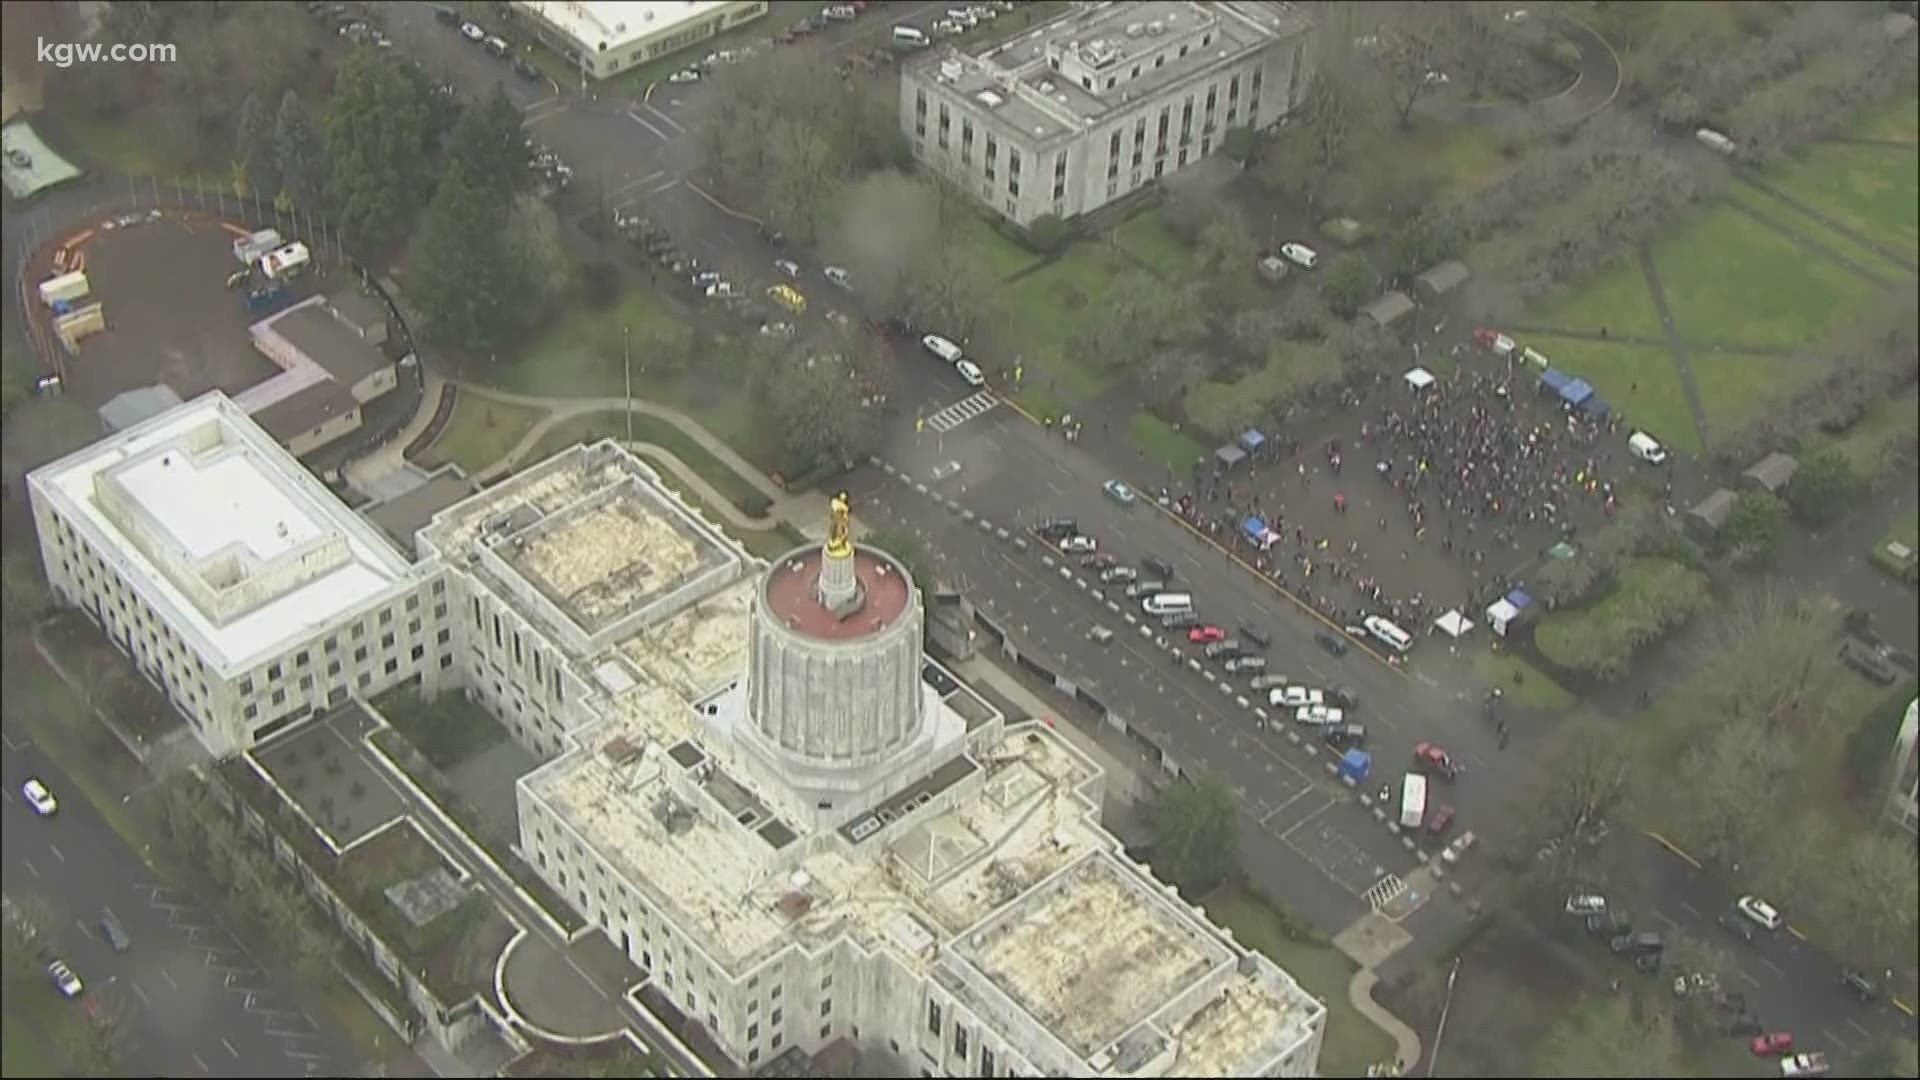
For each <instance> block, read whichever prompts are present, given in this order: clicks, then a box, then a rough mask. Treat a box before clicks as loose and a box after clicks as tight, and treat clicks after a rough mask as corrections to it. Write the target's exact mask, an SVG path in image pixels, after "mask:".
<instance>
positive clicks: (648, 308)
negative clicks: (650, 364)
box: [487, 288, 680, 397]
mask: <svg viewBox="0 0 1920 1080" xmlns="http://www.w3.org/2000/svg"><path fill="white" fill-rule="evenodd" d="M679 322H680V320H679V318H678V317H677V316H676V315H675V314H674V312H673V310H672V309H671V308H669V307H668V306H667V304H666V303H665V302H664V301H663V300H662V299H661V298H660V297H659V296H656V295H655V294H654V293H652V292H650V291H648V290H646V289H642V288H632V289H628V290H627V292H626V294H625V295H623V296H622V297H621V298H620V302H619V304H617V305H615V306H613V307H610V308H606V309H605V310H598V311H596V310H593V309H590V308H587V307H585V306H583V305H579V304H576V305H574V306H572V307H570V308H568V309H567V311H566V315H565V317H563V318H562V319H561V320H560V321H558V322H557V323H555V324H554V326H553V327H552V328H551V329H549V330H548V331H547V332H546V333H545V334H542V335H541V336H540V337H539V338H537V339H535V340H534V341H533V342H532V343H531V344H529V345H528V346H527V347H526V348H525V349H524V350H522V351H521V353H520V355H519V356H516V357H511V358H505V359H503V360H502V362H501V363H500V364H499V365H498V366H497V367H495V368H494V369H493V370H492V371H491V372H489V373H488V376H487V381H488V382H490V383H492V384H494V385H496V386H499V387H501V388H503V389H507V390H514V391H518V392H519V393H522V394H537V395H541V396H546V397H618V396H620V394H621V393H622V387H623V385H624V373H623V367H622V345H621V327H623V326H625V327H629V328H631V330H632V342H633V368H634V372H635V375H636V382H638V376H639V374H640V373H641V372H644V371H645V370H646V353H647V349H648V346H649V343H651V342H653V341H655V340H658V338H659V336H660V335H662V334H664V333H671V332H674V331H675V329H676V328H677V327H678V325H679ZM640 392H641V391H640V389H639V387H638V385H636V386H635V388H634V393H636V394H639V393H640Z"/></svg>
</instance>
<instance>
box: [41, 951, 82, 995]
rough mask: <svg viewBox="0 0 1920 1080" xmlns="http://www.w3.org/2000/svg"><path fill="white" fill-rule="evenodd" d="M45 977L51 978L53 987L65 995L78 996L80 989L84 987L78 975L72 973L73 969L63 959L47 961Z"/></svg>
mask: <svg viewBox="0 0 1920 1080" xmlns="http://www.w3.org/2000/svg"><path fill="white" fill-rule="evenodd" d="M47 978H49V979H52V980H53V985H54V988H55V989H57V990H59V991H60V993H61V994H62V995H63V996H65V997H70V998H75V997H79V996H80V991H81V990H83V989H85V987H84V986H82V985H81V983H80V976H78V975H75V974H74V973H73V969H72V968H70V967H68V966H67V962H66V961H65V960H54V961H52V962H51V963H49V964H48V965H47Z"/></svg>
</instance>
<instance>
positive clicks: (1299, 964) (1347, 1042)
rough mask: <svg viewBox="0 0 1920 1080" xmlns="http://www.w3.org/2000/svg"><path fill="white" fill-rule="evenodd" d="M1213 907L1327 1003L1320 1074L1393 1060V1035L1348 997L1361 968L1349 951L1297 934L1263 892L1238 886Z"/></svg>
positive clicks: (1219, 895)
mask: <svg viewBox="0 0 1920 1080" xmlns="http://www.w3.org/2000/svg"><path fill="white" fill-rule="evenodd" d="M1206 908H1207V913H1208V914H1209V915H1212V916H1213V918H1214V919H1215V920H1217V921H1218V922H1219V923H1220V925H1222V926H1225V927H1226V928H1227V929H1229V930H1232V931H1233V936H1234V937H1235V938H1237V939H1239V941H1240V942H1241V944H1243V945H1246V946H1247V947H1248V948H1250V949H1256V950H1258V951H1260V952H1262V953H1265V954H1266V957H1267V959H1269V960H1272V961H1273V962H1274V963H1276V964H1278V965H1280V966H1281V967H1282V968H1285V969H1286V971H1287V973H1288V974H1290V975H1292V976H1293V977H1294V978H1295V979H1297V980H1299V982H1300V985H1301V986H1303V987H1305V988H1306V990H1307V992H1308V993H1310V994H1312V995H1313V996H1315V997H1317V998H1319V999H1320V1000H1321V1001H1324V1002H1325V1003H1326V1005H1327V1034H1326V1041H1325V1043H1324V1044H1323V1045H1322V1046H1321V1049H1320V1075H1322V1076H1364V1075H1366V1071H1367V1066H1368V1065H1371V1064H1374V1063H1376V1062H1382V1061H1392V1060H1393V1057H1394V1050H1395V1047H1394V1042H1393V1039H1392V1038H1391V1037H1390V1036H1389V1035H1388V1034H1387V1033H1386V1032H1384V1031H1382V1030H1380V1029H1379V1028H1378V1027H1375V1026H1374V1024H1373V1021H1371V1020H1368V1019H1367V1018H1366V1017H1363V1016H1361V1015H1360V1014H1359V1013H1358V1012H1356V1011H1355V1010H1354V1008H1353V1006H1352V1004H1350V1003H1349V1002H1348V1000H1347V986H1348V984H1349V983H1351V982H1352V981H1353V975H1354V972H1355V971H1356V970H1358V969H1357V968H1356V967H1355V966H1354V963H1353V961H1352V960H1349V959H1347V957H1346V955H1345V954H1344V953H1341V952H1339V951H1338V950H1336V949H1334V948H1333V947H1331V946H1328V945H1318V944H1313V943H1310V942H1303V941H1298V940H1295V939H1294V938H1293V937H1291V936H1289V935H1288V934H1287V932H1286V928H1285V925H1284V923H1283V921H1282V917H1281V915H1280V913H1279V912H1278V911H1276V910H1274V908H1273V907H1272V906H1271V905H1270V904H1268V903H1267V902H1266V901H1265V900H1264V899H1263V898H1261V897H1259V896H1256V895H1253V894H1250V893H1247V892H1244V891H1242V890H1240V889H1238V888H1236V887H1234V886H1225V887H1223V888H1221V889H1219V890H1218V891H1216V892H1214V893H1213V894H1212V895H1211V896H1209V897H1207V901H1206Z"/></svg>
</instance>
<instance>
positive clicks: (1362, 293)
mask: <svg viewBox="0 0 1920 1080" xmlns="http://www.w3.org/2000/svg"><path fill="white" fill-rule="evenodd" d="M1378 285H1379V279H1378V278H1376V277H1375V276H1374V273H1373V267H1372V265H1371V264H1369V263H1368V262H1367V257H1366V256H1365V255H1362V254H1360V253H1359V252H1357V251H1349V252H1346V253H1345V254H1343V255H1340V256H1337V257H1336V258H1335V259H1334V260H1333V261H1332V262H1331V263H1329V264H1328V265H1327V272H1326V276H1325V277H1324V278H1322V279H1321V282H1320V293H1321V295H1322V296H1324V297H1326V300H1327V306H1328V307H1330V308H1332V309H1333V311H1334V314H1336V315H1339V316H1340V317H1341V318H1343V319H1350V318H1352V317H1353V315H1354V313H1355V312H1357V311H1359V310H1360V309H1361V308H1362V307H1363V306H1365V305H1366V304H1367V302H1368V301H1370V300H1372V299H1373V295H1374V289H1375V288H1376V287H1377V286H1378Z"/></svg>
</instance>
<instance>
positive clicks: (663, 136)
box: [627, 109, 673, 142]
mask: <svg viewBox="0 0 1920 1080" xmlns="http://www.w3.org/2000/svg"><path fill="white" fill-rule="evenodd" d="M627 119H629V120H631V121H633V122H634V123H636V124H639V125H640V126H641V127H643V128H645V129H647V130H648V131H649V132H652V133H653V137H654V138H656V139H659V140H660V141H661V142H672V141H673V140H672V139H670V138H668V137H667V133H666V132H664V131H661V130H660V129H659V128H657V127H654V126H653V125H652V124H649V123H647V122H646V120H645V119H644V118H642V117H641V115H640V114H639V113H637V112H634V111H633V110H632V109H628V110H627Z"/></svg>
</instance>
